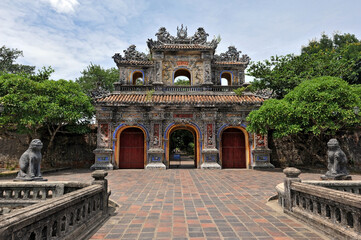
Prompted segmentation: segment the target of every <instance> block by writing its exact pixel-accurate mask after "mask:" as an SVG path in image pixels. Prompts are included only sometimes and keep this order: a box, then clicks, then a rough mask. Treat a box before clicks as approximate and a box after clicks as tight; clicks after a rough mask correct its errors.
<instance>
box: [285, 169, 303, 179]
mask: <svg viewBox="0 0 361 240" xmlns="http://www.w3.org/2000/svg"><path fill="white" fill-rule="evenodd" d="M283 173H284V174H285V175H286V177H288V178H297V177H298V176H299V175H300V174H301V170H299V169H297V168H294V167H288V168H285V169H283Z"/></svg>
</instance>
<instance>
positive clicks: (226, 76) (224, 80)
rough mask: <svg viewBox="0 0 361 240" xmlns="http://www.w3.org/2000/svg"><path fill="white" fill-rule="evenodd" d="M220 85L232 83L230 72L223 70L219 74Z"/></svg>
mask: <svg viewBox="0 0 361 240" xmlns="http://www.w3.org/2000/svg"><path fill="white" fill-rule="evenodd" d="M221 85H222V86H231V85H232V74H231V73H230V72H223V73H222V74H221Z"/></svg>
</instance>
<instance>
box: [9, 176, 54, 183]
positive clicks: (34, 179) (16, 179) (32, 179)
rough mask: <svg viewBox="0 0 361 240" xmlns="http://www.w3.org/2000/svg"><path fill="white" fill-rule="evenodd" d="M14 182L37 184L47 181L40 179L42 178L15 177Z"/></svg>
mask: <svg viewBox="0 0 361 240" xmlns="http://www.w3.org/2000/svg"><path fill="white" fill-rule="evenodd" d="M13 181H14V182H29V181H37V182H44V181H48V179H45V178H42V177H32V178H26V177H24V178H21V177H16V178H15V179H13Z"/></svg>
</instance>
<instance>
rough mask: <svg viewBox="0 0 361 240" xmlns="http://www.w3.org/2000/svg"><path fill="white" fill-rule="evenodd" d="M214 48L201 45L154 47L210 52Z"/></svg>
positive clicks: (158, 47)
mask: <svg viewBox="0 0 361 240" xmlns="http://www.w3.org/2000/svg"><path fill="white" fill-rule="evenodd" d="M213 48H214V47H211V46H205V45H200V44H164V45H159V46H154V47H153V49H175V50H182V49H184V50H210V49H213Z"/></svg>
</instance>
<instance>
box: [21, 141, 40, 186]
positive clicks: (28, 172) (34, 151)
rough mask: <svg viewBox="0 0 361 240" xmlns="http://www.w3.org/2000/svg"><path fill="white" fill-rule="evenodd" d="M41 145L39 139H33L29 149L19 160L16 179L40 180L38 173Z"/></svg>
mask: <svg viewBox="0 0 361 240" xmlns="http://www.w3.org/2000/svg"><path fill="white" fill-rule="evenodd" d="M42 148H43V143H42V142H41V141H40V140H39V139H33V140H32V141H31V143H30V145H29V148H28V149H27V150H26V151H25V152H24V153H23V154H22V155H21V157H20V159H19V166H20V171H19V172H18V176H17V177H16V178H17V179H20V180H21V179H23V180H35V179H42V176H41V173H40V164H41V149H42Z"/></svg>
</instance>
